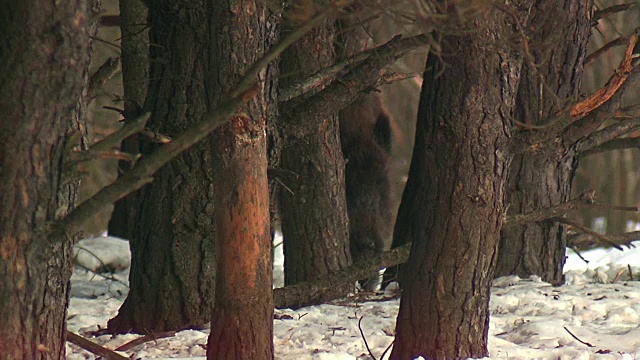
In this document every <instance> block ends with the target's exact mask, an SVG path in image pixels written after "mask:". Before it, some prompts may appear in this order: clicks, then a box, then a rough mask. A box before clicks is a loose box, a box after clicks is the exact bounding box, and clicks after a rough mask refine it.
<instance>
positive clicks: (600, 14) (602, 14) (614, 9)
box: [593, 3, 636, 23]
mask: <svg viewBox="0 0 640 360" xmlns="http://www.w3.org/2000/svg"><path fill="white" fill-rule="evenodd" d="M634 6H636V3H627V4H619V5H613V6H609V7H607V8H604V9H602V10H597V11H596V12H595V13H593V22H594V23H595V22H598V21H599V20H601V19H604V18H606V17H607V16H609V15H613V14H616V13H619V12H622V11H626V10H629V9H631V8H632V7H634Z"/></svg>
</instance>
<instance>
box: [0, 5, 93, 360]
mask: <svg viewBox="0 0 640 360" xmlns="http://www.w3.org/2000/svg"><path fill="white" fill-rule="evenodd" d="M93 5H95V4H94V3H93V2H90V1H89V2H88V1H69V2H63V3H59V2H55V3H54V2H53V1H45V2H42V1H38V2H36V1H19V2H5V3H3V6H2V9H3V10H2V13H1V14H0V32H1V33H2V34H3V35H2V37H1V39H0V48H2V52H0V77H1V78H2V82H1V83H0V99H1V100H0V114H2V116H1V117H0V144H1V145H0V146H1V148H0V163H1V164H2V166H0V202H1V203H2V204H3V207H2V209H1V210H0V354H2V358H4V359H64V358H65V356H64V353H65V341H64V338H65V337H64V334H65V320H66V319H65V317H66V306H67V302H68V295H69V292H68V290H69V279H70V276H71V253H70V252H71V248H72V246H73V241H72V240H74V239H71V238H63V239H59V238H49V237H46V236H44V234H46V231H47V226H48V225H49V224H50V222H51V221H53V220H55V219H56V218H59V217H61V216H63V215H65V214H66V213H67V212H68V211H69V210H70V209H71V207H73V205H74V202H75V200H76V197H77V196H76V195H77V185H78V184H77V181H76V180H74V179H73V178H68V177H67V176H66V175H68V174H69V173H68V172H65V171H64V164H65V161H67V160H69V157H68V156H69V155H70V153H71V151H72V150H73V149H74V148H76V149H77V148H79V147H81V146H82V147H84V146H86V138H85V137H84V135H86V134H85V126H84V118H85V116H86V94H87V85H88V78H89V76H88V71H89V60H90V51H91V41H90V37H91V36H92V35H94V34H95V26H94V25H95V24H93V23H92V21H91V19H95V18H97V14H98V8H93V7H92V6H93ZM72 133H76V134H81V137H82V139H80V140H78V137H77V136H73V137H71V136H70V135H71V134H72ZM73 138H75V139H76V140H72V139H73ZM67 236H68V237H72V238H73V237H76V234H67Z"/></svg>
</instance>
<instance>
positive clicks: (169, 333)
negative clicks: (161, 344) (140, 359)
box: [116, 331, 176, 351]
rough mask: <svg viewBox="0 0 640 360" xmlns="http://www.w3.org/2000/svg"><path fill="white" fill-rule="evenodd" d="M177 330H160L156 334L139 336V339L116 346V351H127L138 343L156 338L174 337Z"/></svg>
mask: <svg viewBox="0 0 640 360" xmlns="http://www.w3.org/2000/svg"><path fill="white" fill-rule="evenodd" d="M175 335H176V332H175V331H163V332H159V333H155V334H148V335H145V336H142V337H139V338H137V339H134V340H131V341H129V342H128V343H126V344H123V345H120V346H118V347H117V348H116V351H127V350H129V349H133V348H134V347H136V346H138V345H142V344H144V343H146V342H149V341H154V340H158V339H163V338H168V337H172V336H175Z"/></svg>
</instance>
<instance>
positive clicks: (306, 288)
mask: <svg viewBox="0 0 640 360" xmlns="http://www.w3.org/2000/svg"><path fill="white" fill-rule="evenodd" d="M410 249H411V244H405V245H402V246H400V247H397V248H395V249H391V250H389V251H387V252H385V253H383V254H382V255H379V256H376V257H374V258H371V259H365V260H361V261H358V262H357V263H355V264H353V265H351V266H350V267H348V268H345V269H342V270H340V271H337V272H335V273H331V274H329V275H326V276H323V277H321V278H319V279H315V280H312V281H310V282H303V283H299V284H296V285H289V286H286V287H283V288H277V289H274V290H273V302H274V304H275V307H276V308H279V309H282V308H292V309H295V308H299V307H302V306H306V305H311V304H317V303H320V302H323V301H324V299H323V294H324V292H325V289H333V288H335V287H336V286H341V285H343V284H348V283H355V282H356V281H358V280H361V279H364V278H367V277H371V276H373V275H375V274H376V273H377V272H378V271H379V270H380V269H382V268H388V267H392V266H396V265H399V264H402V263H404V262H406V261H407V259H409V251H410Z"/></svg>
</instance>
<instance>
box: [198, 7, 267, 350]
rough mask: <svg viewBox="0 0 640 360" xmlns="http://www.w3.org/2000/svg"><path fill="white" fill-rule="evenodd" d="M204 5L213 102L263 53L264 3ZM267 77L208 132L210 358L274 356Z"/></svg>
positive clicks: (262, 75)
mask: <svg viewBox="0 0 640 360" xmlns="http://www.w3.org/2000/svg"><path fill="white" fill-rule="evenodd" d="M211 11H212V12H211V13H210V16H211V24H210V26H211V29H210V34H212V35H213V39H211V42H212V49H211V50H212V51H211V55H212V56H211V57H210V63H209V66H210V68H209V70H210V73H209V76H208V79H209V82H208V84H207V87H208V89H210V90H211V92H210V93H209V95H210V98H209V101H210V105H211V106H212V107H215V105H216V104H217V103H219V102H220V101H221V100H224V96H225V94H226V92H228V91H229V89H230V87H231V86H233V85H235V84H234V81H235V79H237V78H238V77H239V75H240V74H243V73H244V72H245V71H246V69H247V67H248V66H250V65H251V64H253V63H254V62H255V61H256V60H258V59H259V58H260V57H261V56H262V54H263V52H264V49H265V48H268V46H267V45H268V43H269V41H268V39H270V36H269V35H268V34H269V30H268V28H267V11H268V10H267V8H266V4H265V2H264V1H261V0H249V1H245V0H242V1H239V0H227V1H220V2H216V3H215V4H214V5H213V8H212V9H211ZM265 43H266V45H265ZM270 76H271V74H270V73H269V72H268V71H265V72H263V73H262V74H261V75H260V80H261V81H260V82H259V87H258V88H257V92H258V95H257V96H256V97H255V98H254V99H253V100H251V101H250V102H249V104H248V105H247V106H245V108H244V109H243V111H242V112H240V113H239V114H238V115H237V116H235V117H234V118H233V119H232V121H231V122H230V123H229V124H226V125H224V126H223V127H222V128H220V129H218V130H216V131H215V132H214V134H213V136H212V144H213V145H212V151H213V165H214V172H213V178H212V180H213V181H212V184H213V188H214V189H215V191H214V205H215V209H214V219H215V224H216V257H217V272H216V292H215V293H216V295H215V306H214V308H213V314H212V318H211V333H210V335H209V344H208V348H207V357H208V358H209V359H273V340H272V339H273V291H272V284H273V270H272V264H271V246H272V245H271V232H270V221H269V218H270V217H269V188H268V179H267V141H266V120H267V114H269V113H270V110H269V109H270V106H276V105H275V102H273V101H274V99H272V98H271V96H273V93H271V89H269V88H268V87H267V86H266V84H270V81H269V80H268V79H269V77H270Z"/></svg>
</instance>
